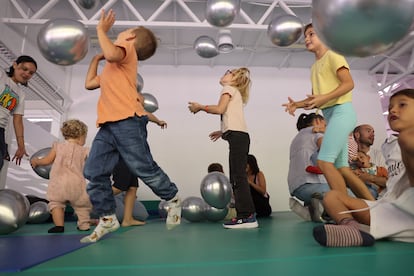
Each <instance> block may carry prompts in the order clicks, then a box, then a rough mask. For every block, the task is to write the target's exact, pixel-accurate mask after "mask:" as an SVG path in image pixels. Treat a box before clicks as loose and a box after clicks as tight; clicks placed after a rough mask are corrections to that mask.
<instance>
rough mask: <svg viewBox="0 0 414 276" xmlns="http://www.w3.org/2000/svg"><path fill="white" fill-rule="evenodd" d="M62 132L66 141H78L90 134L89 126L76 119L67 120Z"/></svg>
mask: <svg viewBox="0 0 414 276" xmlns="http://www.w3.org/2000/svg"><path fill="white" fill-rule="evenodd" d="M60 131H61V132H62V135H63V137H64V138H65V140H67V139H70V138H73V139H77V138H79V137H82V136H84V135H85V136H86V134H87V133H88V126H87V125H86V124H85V123H83V122H81V121H79V120H76V119H73V120H67V121H65V122H63V124H62V127H61V129H60Z"/></svg>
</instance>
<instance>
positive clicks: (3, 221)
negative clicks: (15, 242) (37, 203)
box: [0, 189, 30, 235]
mask: <svg viewBox="0 0 414 276" xmlns="http://www.w3.org/2000/svg"><path fill="white" fill-rule="evenodd" d="M29 207H30V203H29V200H28V199H27V198H26V197H25V196H24V195H22V194H21V193H19V192H16V191H14V190H10V189H3V190H0V235H3V234H9V233H11V232H14V231H16V230H17V229H19V228H20V227H21V226H22V225H24V224H25V223H26V221H27V218H28V215H29Z"/></svg>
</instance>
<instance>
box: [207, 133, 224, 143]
mask: <svg viewBox="0 0 414 276" xmlns="http://www.w3.org/2000/svg"><path fill="white" fill-rule="evenodd" d="M222 134H223V133H222V132H221V131H219V130H218V131H214V132H212V133H210V134H209V135H208V136H209V137H210V140H212V141H213V142H215V141H217V140H218V139H219V138H220V137H221V136H222Z"/></svg>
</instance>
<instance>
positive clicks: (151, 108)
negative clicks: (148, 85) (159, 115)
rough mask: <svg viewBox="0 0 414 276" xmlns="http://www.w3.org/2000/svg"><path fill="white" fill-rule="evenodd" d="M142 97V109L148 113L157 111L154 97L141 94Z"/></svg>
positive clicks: (156, 102)
mask: <svg viewBox="0 0 414 276" xmlns="http://www.w3.org/2000/svg"><path fill="white" fill-rule="evenodd" d="M142 96H144V109H145V110H146V111H147V112H150V113H153V112H155V111H157V109H158V101H157V99H156V98H155V97H154V95H151V94H150V93H142Z"/></svg>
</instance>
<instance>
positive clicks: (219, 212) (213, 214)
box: [204, 204, 229, 221]
mask: <svg viewBox="0 0 414 276" xmlns="http://www.w3.org/2000/svg"><path fill="white" fill-rule="evenodd" d="M228 212H229V208H227V206H226V207H224V208H223V209H217V208H214V207H213V206H210V205H208V204H206V207H205V208H204V217H205V218H206V219H207V220H209V221H220V220H223V219H224V218H225V217H226V215H227V213H228Z"/></svg>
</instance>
